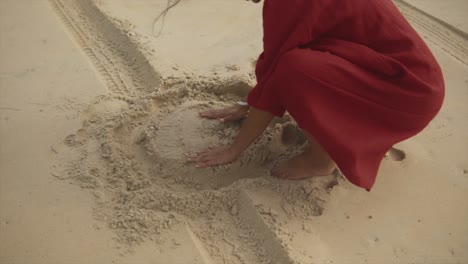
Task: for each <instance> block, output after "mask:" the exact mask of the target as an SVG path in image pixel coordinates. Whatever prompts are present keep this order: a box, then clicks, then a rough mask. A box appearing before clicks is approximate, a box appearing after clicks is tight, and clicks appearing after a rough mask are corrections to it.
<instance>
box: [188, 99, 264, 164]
mask: <svg viewBox="0 0 468 264" xmlns="http://www.w3.org/2000/svg"><path fill="white" fill-rule="evenodd" d="M271 120H273V115H272V114H270V113H268V112H265V111H262V110H258V109H255V108H252V109H251V111H250V113H249V115H248V116H247V119H246V120H245V122H244V124H243V125H242V127H241V129H240V131H239V134H238V135H237V137H236V138H235V139H234V142H233V143H232V144H231V146H229V147H210V148H208V149H205V150H203V151H202V152H199V153H197V154H196V155H194V156H192V157H189V158H188V161H189V162H195V163H196V167H197V168H207V167H211V166H217V165H223V164H228V163H231V162H233V161H234V160H236V159H237V157H238V156H239V155H240V154H241V153H242V152H243V151H244V150H246V149H247V148H248V147H249V146H250V144H252V143H253V142H254V141H255V139H257V138H258V137H259V136H260V135H261V134H262V132H263V131H264V130H265V129H266V128H267V126H268V124H270V122H271Z"/></svg>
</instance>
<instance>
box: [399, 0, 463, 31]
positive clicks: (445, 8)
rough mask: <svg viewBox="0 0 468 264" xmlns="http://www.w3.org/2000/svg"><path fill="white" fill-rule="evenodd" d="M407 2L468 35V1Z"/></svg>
mask: <svg viewBox="0 0 468 264" xmlns="http://www.w3.org/2000/svg"><path fill="white" fill-rule="evenodd" d="M405 2H407V3H409V4H410V5H412V6H414V7H416V8H418V9H420V10H422V11H424V12H426V13H428V14H430V15H431V16H434V17H436V18H438V19H440V20H442V21H444V22H445V23H447V24H449V25H451V26H453V27H455V28H457V29H459V30H461V31H463V32H465V34H467V35H468V16H467V14H468V1H466V0H448V1H440V0H405Z"/></svg>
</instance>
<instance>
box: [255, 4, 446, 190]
mask: <svg viewBox="0 0 468 264" xmlns="http://www.w3.org/2000/svg"><path fill="white" fill-rule="evenodd" d="M263 27H264V39H263V41H264V51H263V53H262V54H261V55H260V57H259V59H258V63H257V67H256V70H255V73H256V76H257V82H258V83H257V85H256V86H255V87H254V88H253V89H252V91H251V92H250V94H249V97H248V103H249V104H250V105H251V106H252V107H254V108H257V109H261V110H265V111H268V112H270V113H272V114H274V115H277V116H282V115H283V114H284V113H285V111H288V112H289V114H290V115H291V116H292V117H293V118H294V119H295V120H296V121H297V123H298V125H299V126H300V127H301V128H302V129H304V130H306V131H307V132H309V133H310V134H311V135H312V136H313V137H314V138H315V139H316V140H317V142H318V143H319V144H321V145H322V146H323V148H324V149H325V150H326V151H327V152H328V153H329V155H330V156H331V158H332V159H333V160H334V161H335V162H336V164H337V166H338V167H339V169H340V170H341V171H342V173H343V174H344V175H345V176H346V178H347V179H348V180H349V181H350V182H352V183H353V184H355V185H357V186H360V187H363V188H365V189H367V190H370V189H371V187H372V186H373V184H374V182H375V179H376V176H377V173H378V169H379V166H380V163H381V161H382V159H383V158H384V155H385V153H386V152H387V151H388V150H389V149H390V148H391V147H392V146H393V145H394V144H396V143H398V142H400V141H403V140H405V139H407V138H409V137H412V136H414V135H416V134H417V133H419V132H420V131H421V130H423V129H424V128H425V127H426V126H427V125H428V123H429V122H430V121H431V120H432V119H433V118H434V117H435V116H436V114H437V113H438V111H439V110H440V108H441V106H442V102H443V99H444V91H445V88H444V80H443V76H442V73H441V69H440V66H439V65H438V63H437V61H436V60H435V58H434V56H433V55H432V53H431V51H430V50H429V48H428V47H427V46H426V44H425V43H424V42H423V40H422V39H421V38H420V37H419V35H418V34H417V33H416V32H415V30H414V29H413V28H412V27H411V26H410V25H409V23H408V22H407V21H406V19H405V18H404V17H403V16H402V15H401V13H400V12H399V11H398V9H397V8H396V7H395V5H394V4H393V3H392V1H391V0H352V1H339V0H288V1H285V0H265V3H264V7H263Z"/></svg>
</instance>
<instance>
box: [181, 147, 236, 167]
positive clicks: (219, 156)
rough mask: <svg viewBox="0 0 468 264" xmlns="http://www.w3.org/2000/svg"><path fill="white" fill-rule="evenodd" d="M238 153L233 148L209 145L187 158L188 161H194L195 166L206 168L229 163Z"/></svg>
mask: <svg viewBox="0 0 468 264" xmlns="http://www.w3.org/2000/svg"><path fill="white" fill-rule="evenodd" d="M238 156H239V153H238V152H237V151H235V150H234V149H233V148H230V147H226V146H218V147H209V148H207V149H205V150H203V151H201V152H199V153H197V154H195V155H194V156H192V157H189V158H188V161H189V162H194V163H196V165H195V167H196V168H208V167H211V166H218V165H224V164H229V163H231V162H233V161H234V160H236V159H237V157H238Z"/></svg>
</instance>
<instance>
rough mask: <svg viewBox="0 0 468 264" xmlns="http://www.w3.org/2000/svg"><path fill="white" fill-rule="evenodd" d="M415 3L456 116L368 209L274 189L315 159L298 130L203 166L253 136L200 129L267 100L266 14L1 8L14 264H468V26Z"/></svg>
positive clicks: (103, 4) (333, 184) (361, 196)
mask: <svg viewBox="0 0 468 264" xmlns="http://www.w3.org/2000/svg"><path fill="white" fill-rule="evenodd" d="M409 2H410V4H411V5H409V4H406V2H401V1H397V2H396V3H397V5H398V7H399V8H400V9H401V11H402V13H403V14H404V15H405V16H406V17H407V18H408V20H409V21H410V22H411V23H412V25H413V26H414V27H415V28H416V30H417V31H418V32H419V33H420V34H421V35H422V36H423V37H424V39H425V40H426V41H427V43H428V44H429V45H430V48H431V49H432V50H433V52H434V54H435V55H436V57H437V59H438V60H439V62H440V64H441V66H442V68H443V71H444V75H445V79H446V84H447V95H446V102H445V105H444V107H443V109H442V111H441V113H440V115H439V116H438V117H437V118H436V119H435V120H434V121H433V122H432V123H431V124H430V126H429V127H428V128H427V129H426V130H425V131H424V132H423V133H421V134H420V135H418V136H416V137H415V138H412V139H410V140H408V141H405V142H402V143H401V144H399V145H398V146H395V148H394V149H392V151H390V152H389V153H388V155H387V157H386V158H385V160H384V162H383V163H382V167H381V170H380V172H379V177H378V180H377V183H376V186H375V188H374V189H373V190H372V192H366V191H364V190H361V189H358V188H357V187H355V186H353V185H351V184H350V183H349V182H347V181H346V179H345V178H344V177H343V176H342V175H341V174H340V173H339V172H335V173H334V174H333V175H329V176H326V177H319V178H312V179H308V180H303V181H283V180H278V179H275V178H271V177H270V176H269V170H270V169H271V167H272V166H273V165H274V164H275V162H277V161H278V160H283V159H287V158H289V157H291V156H293V155H295V154H297V153H299V152H300V151H301V150H302V149H303V148H304V146H305V144H306V139H305V137H304V135H303V134H302V133H301V131H300V130H299V129H298V128H297V126H296V124H295V122H294V120H292V119H291V118H290V117H289V116H285V117H284V118H282V119H275V120H274V122H273V123H272V124H271V125H270V126H269V127H268V129H267V130H266V132H265V133H264V134H263V135H262V137H261V138H260V139H259V140H258V141H257V142H255V144H253V145H252V146H251V147H250V148H249V149H248V150H247V151H246V152H245V153H243V155H242V156H241V157H240V158H239V159H238V160H237V161H235V162H234V163H232V164H230V165H225V166H220V167H216V168H209V169H196V168H194V166H193V164H189V163H187V155H190V154H192V153H193V152H194V151H197V150H200V149H203V148H204V147H206V146H207V145H209V144H228V143H229V142H230V141H231V140H232V138H233V137H234V136H235V135H236V133H237V132H238V130H239V128H240V125H241V122H232V123H228V124H224V123H220V122H218V121H213V120H203V119H201V118H200V117H199V116H198V113H199V112H200V111H202V110H205V109H210V108H213V107H222V106H226V105H230V104H232V103H234V102H236V101H238V100H241V99H242V98H244V97H245V96H246V94H247V93H248V91H249V89H250V87H251V86H252V85H254V84H255V79H254V75H253V64H254V63H255V60H256V57H257V56H258V53H259V52H260V51H261V47H262V46H261V45H262V43H261V41H262V29H261V6H260V5H258V4H257V5H256V4H253V3H251V2H246V1H226V0H222V1H220V0H216V1H215V0H201V1H180V2H178V4H177V5H175V6H174V7H173V8H172V9H170V11H169V12H167V14H166V15H164V16H162V17H163V18H164V19H163V20H158V21H156V23H154V20H155V18H156V17H157V16H158V14H159V13H160V12H161V11H163V10H164V8H166V5H167V2H165V1H159V0H158V1H155V0H151V1H150V0H133V1H126V0H50V1H45V0H44V1H43V0H34V1H33V0H24V1H14V0H5V1H0V22H1V23H0V30H1V31H0V32H1V34H2V38H0V55H1V58H2V63H0V91H1V94H0V237H2V240H3V242H2V243H0V263H158V264H159V263H161V264H165V263H181V264H191V263H204V264H206V263H213V264H216V263H223V264H228V263H229V264H250V263H279V264H283V263H284V264H287V263H300V264H302V263H304V264H306V263H307V264H309V263H327V264H332V263H333V264H341V263H342V264H347V263H460V264H461V263H468V254H467V251H466V248H468V225H467V224H466V220H467V219H468V205H467V201H468V137H467V134H468V104H467V103H468V39H467V38H466V35H465V34H463V32H466V28H465V26H466V23H464V22H463V21H462V22H460V20H456V22H451V20H450V18H447V17H449V15H447V14H452V13H451V12H454V13H453V14H454V16H458V15H456V12H458V11H450V10H457V8H453V6H452V7H450V8H449V7H447V8H445V9H444V10H446V11H444V12H442V13H441V12H438V11H437V10H435V9H438V8H439V5H440V3H439V4H437V5H436V4H427V5H425V4H424V3H416V2H418V1H415V0H414V1H409ZM413 2H414V3H413ZM457 5H460V8H464V7H462V6H463V4H462V3H457ZM420 6H424V7H425V9H424V12H421V11H420V10H419V9H418V8H421V7H420ZM458 17H459V16H458ZM435 18H437V19H435ZM25 32H27V33H28V34H25Z"/></svg>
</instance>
